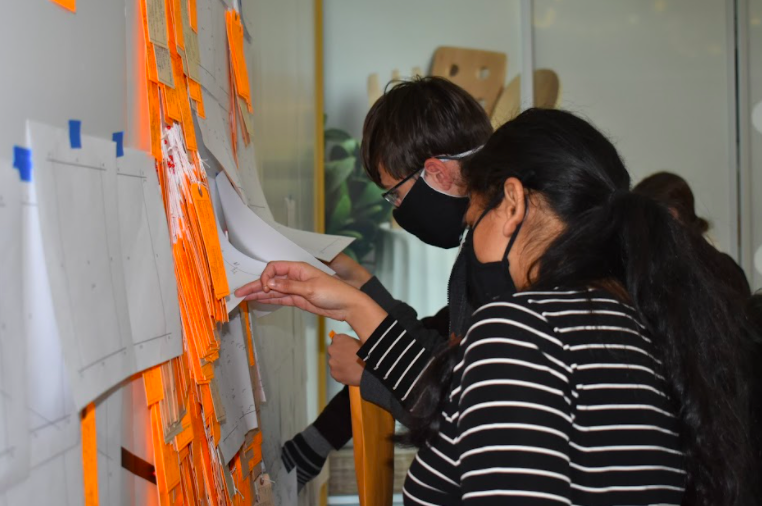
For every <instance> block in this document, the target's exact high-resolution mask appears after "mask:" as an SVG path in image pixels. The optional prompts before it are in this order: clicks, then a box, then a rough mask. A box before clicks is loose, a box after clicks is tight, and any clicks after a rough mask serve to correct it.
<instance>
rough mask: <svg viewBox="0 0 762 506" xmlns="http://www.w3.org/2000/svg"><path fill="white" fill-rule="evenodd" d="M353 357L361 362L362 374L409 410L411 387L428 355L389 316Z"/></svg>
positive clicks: (416, 380)
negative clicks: (366, 375) (377, 383)
mask: <svg viewBox="0 0 762 506" xmlns="http://www.w3.org/2000/svg"><path fill="white" fill-rule="evenodd" d="M357 356H358V357H360V358H361V359H362V360H363V361H364V362H365V371H366V372H369V373H371V374H373V375H374V376H375V377H376V378H378V379H379V380H380V381H381V383H382V384H383V385H384V386H385V387H386V388H387V389H388V390H389V391H390V392H391V393H392V395H394V396H395V398H397V400H398V401H400V402H401V403H402V405H403V406H405V407H409V406H408V403H409V402H410V401H411V400H412V399H413V397H414V396H413V395H412V392H413V391H414V387H415V385H416V384H418V380H420V378H421V375H422V374H423V371H424V370H425V369H426V366H427V365H428V363H429V361H430V360H431V352H427V350H426V349H425V348H424V347H423V346H422V345H421V344H420V343H419V342H418V341H416V339H415V338H414V337H413V336H412V335H410V334H409V333H408V332H407V331H406V330H405V329H404V328H403V327H402V325H401V324H400V323H399V322H398V321H397V320H396V319H394V317H392V316H387V317H386V319H385V320H384V321H383V322H382V323H381V325H379V326H378V328H377V329H376V330H375V331H374V332H373V334H372V335H371V336H370V338H368V340H367V341H365V344H363V346H362V347H361V348H360V349H359V350H358V352H357Z"/></svg>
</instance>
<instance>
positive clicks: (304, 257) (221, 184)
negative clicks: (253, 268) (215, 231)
mask: <svg viewBox="0 0 762 506" xmlns="http://www.w3.org/2000/svg"><path fill="white" fill-rule="evenodd" d="M217 191H218V192H219V194H220V202H221V204H222V211H223V213H224V215H225V223H226V224H227V226H228V234H229V239H230V243H231V244H232V245H233V246H235V247H236V248H238V249H239V250H240V251H241V252H243V253H245V254H246V255H248V256H250V257H252V258H254V259H257V260H260V261H262V262H271V261H276V260H291V261H296V262H306V263H308V264H310V265H312V266H313V267H316V268H318V269H320V270H321V271H323V272H325V273H328V274H331V275H333V274H334V272H333V270H331V269H330V268H329V267H327V266H326V265H325V264H323V263H322V262H320V261H319V260H317V259H316V258H315V257H314V256H312V255H310V254H309V253H307V252H306V251H305V250H304V249H303V248H301V247H299V246H297V245H296V244H294V242H293V241H291V240H290V239H288V238H286V237H284V236H283V235H282V234H280V233H279V232H278V231H277V230H275V229H274V228H273V227H272V226H271V225H270V224H268V223H267V222H266V221H264V220H263V219H262V218H260V217H259V216H257V215H256V213H254V211H252V210H251V209H249V208H248V207H247V206H246V204H245V203H244V202H243V201H242V200H241V199H240V198H239V197H238V194H237V193H236V192H235V190H234V189H233V186H232V185H231V184H230V181H229V180H228V178H227V177H226V176H225V174H224V173H220V174H218V175H217Z"/></svg>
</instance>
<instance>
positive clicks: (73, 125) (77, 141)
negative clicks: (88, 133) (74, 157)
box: [69, 119, 82, 149]
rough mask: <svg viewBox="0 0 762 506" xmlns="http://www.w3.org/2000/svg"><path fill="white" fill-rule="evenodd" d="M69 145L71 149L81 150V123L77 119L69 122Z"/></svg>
mask: <svg viewBox="0 0 762 506" xmlns="http://www.w3.org/2000/svg"><path fill="white" fill-rule="evenodd" d="M69 143H70V144H71V149H80V148H82V122H81V121H80V120H78V119H70V120H69Z"/></svg>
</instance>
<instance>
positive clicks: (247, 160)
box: [233, 135, 354, 262]
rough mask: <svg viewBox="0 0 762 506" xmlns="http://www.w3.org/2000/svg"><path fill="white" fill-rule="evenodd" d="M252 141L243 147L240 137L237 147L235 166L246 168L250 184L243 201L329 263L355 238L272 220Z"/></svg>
mask: <svg viewBox="0 0 762 506" xmlns="http://www.w3.org/2000/svg"><path fill="white" fill-rule="evenodd" d="M239 139H240V135H239ZM254 144H255V143H254V142H252V143H251V144H250V145H249V146H244V145H243V139H240V149H239V151H238V162H239V163H238V165H239V167H241V171H245V174H246V175H247V176H248V181H249V184H248V185H247V186H246V203H247V205H248V206H249V208H250V209H251V210H252V211H254V212H255V213H256V215H257V216H259V217H260V218H262V219H263V220H264V221H265V222H267V223H268V224H269V225H270V226H272V227H273V228H274V229H275V230H277V231H278V232H280V233H281V234H282V235H284V236H285V237H287V238H288V239H290V240H291V241H292V242H293V243H295V244H297V245H299V246H300V247H302V248H304V249H305V250H306V251H307V252H308V253H309V254H310V255H312V256H314V257H315V258H317V259H318V260H322V261H324V262H330V261H331V260H333V259H334V258H336V255H338V254H339V253H341V252H342V251H344V250H345V249H346V248H347V246H349V245H350V244H352V242H353V241H354V238H353V237H345V236H340V235H328V234H318V233H316V232H308V231H306V230H299V229H296V228H292V227H290V226H286V225H282V224H280V223H278V222H277V221H275V217H274V216H273V213H272V211H271V210H270V206H269V204H268V203H267V198H266V197H265V194H264V191H263V189H262V184H261V180H260V179H259V174H258V171H257V163H256V158H255V157H254V149H255V147H254ZM233 184H236V185H238V186H241V187H242V185H243V182H242V181H238V182H235V181H233ZM288 224H289V225H290V224H291V223H290V222H288Z"/></svg>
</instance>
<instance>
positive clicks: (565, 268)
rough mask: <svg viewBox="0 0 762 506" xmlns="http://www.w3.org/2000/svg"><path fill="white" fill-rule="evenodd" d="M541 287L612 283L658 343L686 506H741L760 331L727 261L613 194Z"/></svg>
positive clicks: (565, 244) (557, 254) (639, 200)
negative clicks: (676, 424) (753, 359)
mask: <svg viewBox="0 0 762 506" xmlns="http://www.w3.org/2000/svg"><path fill="white" fill-rule="evenodd" d="M538 267H539V269H538V276H537V278H536V279H535V280H534V286H536V287H537V288H538V289H547V288H552V287H554V286H559V285H567V284H577V285H578V284H580V283H582V284H584V283H587V284H591V285H594V284H596V282H598V283H600V282H601V281H602V280H603V281H606V280H608V281H614V282H615V283H616V284H618V285H619V286H621V287H622V288H623V293H625V294H626V295H625V296H626V297H628V298H629V300H628V302H629V303H631V304H632V305H633V306H634V307H635V309H636V310H637V311H638V313H639V314H640V316H641V318H642V320H643V323H644V324H645V325H646V327H647V328H648V330H649V332H650V334H651V335H652V336H653V337H654V344H655V346H656V348H657V350H658V351H659V355H660V359H661V361H662V371H661V372H662V374H663V376H664V377H665V378H666V379H667V384H668V385H669V388H670V392H669V394H670V397H671V399H672V400H673V402H674V403H675V410H676V412H677V413H678V416H679V419H680V421H681V425H682V431H681V438H682V446H683V450H684V452H685V456H686V464H685V465H686V470H687V483H686V496H685V501H684V504H691V505H721V504H736V503H737V502H738V501H739V500H740V498H742V496H743V490H744V488H745V486H746V485H747V484H748V483H749V480H750V479H751V475H750V470H751V460H752V454H751V453H750V451H749V448H750V444H751V442H750V440H749V433H750V427H749V424H750V419H749V409H750V396H749V384H748V378H750V376H751V374H750V368H749V365H750V364H749V361H748V360H747V357H748V356H750V354H751V352H752V349H751V341H750V339H749V336H750V335H752V334H753V332H754V330H753V327H752V326H751V325H750V324H749V321H748V319H747V318H746V316H745V313H744V305H745V302H746V301H745V298H744V296H743V295H742V294H741V293H739V292H737V291H735V290H733V289H732V288H730V287H729V285H728V283H727V281H726V280H725V279H724V278H723V276H722V273H723V269H722V260H721V257H720V254H719V253H718V252H717V250H715V249H714V248H713V247H712V246H711V245H709V244H708V243H707V242H706V241H705V240H704V239H703V238H702V237H701V236H700V235H699V234H696V233H693V232H692V231H691V230H689V229H688V228H686V227H684V226H682V225H681V224H680V223H679V222H677V220H675V219H674V218H673V217H672V215H671V214H670V213H669V211H668V210H667V208H666V207H663V206H662V205H660V204H658V203H657V202H655V201H653V200H651V199H649V198H647V197H643V196H640V195H637V194H634V193H629V192H615V193H614V194H612V197H611V198H610V199H609V200H608V201H607V202H605V204H604V205H602V206H599V207H596V208H593V209H592V210H591V211H590V213H587V214H586V215H585V216H582V217H581V219H579V220H575V223H572V224H569V225H568V227H567V231H566V232H565V233H563V234H562V235H561V236H560V237H558V238H557V239H556V240H555V241H554V243H553V244H551V246H550V247H549V248H548V250H547V252H546V253H545V255H543V256H542V258H541V259H540V260H539V266H538Z"/></svg>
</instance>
